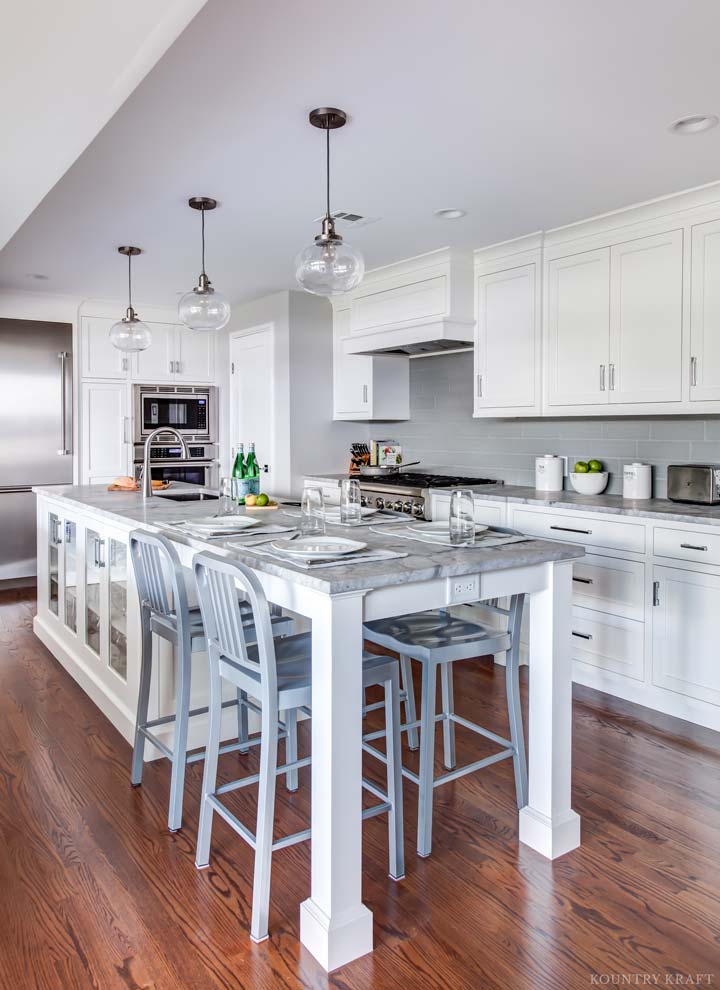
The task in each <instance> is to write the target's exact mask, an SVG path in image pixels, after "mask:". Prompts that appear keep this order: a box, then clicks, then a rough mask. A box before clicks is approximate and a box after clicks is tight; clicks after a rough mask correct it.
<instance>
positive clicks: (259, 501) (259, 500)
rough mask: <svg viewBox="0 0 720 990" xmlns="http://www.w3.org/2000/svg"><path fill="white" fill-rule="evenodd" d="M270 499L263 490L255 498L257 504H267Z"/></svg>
mask: <svg viewBox="0 0 720 990" xmlns="http://www.w3.org/2000/svg"><path fill="white" fill-rule="evenodd" d="M269 501H270V499H269V498H268V497H267V495H265V494H264V493H263V492H260V494H259V495H258V497H257V498H256V499H255V505H267V504H268V502H269Z"/></svg>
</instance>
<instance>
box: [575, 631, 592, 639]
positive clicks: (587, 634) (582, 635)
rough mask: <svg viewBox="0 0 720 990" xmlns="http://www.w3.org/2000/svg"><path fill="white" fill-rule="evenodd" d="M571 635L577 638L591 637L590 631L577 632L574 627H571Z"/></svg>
mask: <svg viewBox="0 0 720 990" xmlns="http://www.w3.org/2000/svg"><path fill="white" fill-rule="evenodd" d="M573 636H577V638H578V639H592V636H591V635H590V633H579V632H575V630H574V629H573Z"/></svg>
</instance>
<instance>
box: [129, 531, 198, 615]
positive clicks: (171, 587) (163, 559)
mask: <svg viewBox="0 0 720 990" xmlns="http://www.w3.org/2000/svg"><path fill="white" fill-rule="evenodd" d="M130 560H131V561H132V565H133V571H134V574H135V583H136V585H137V590H138V595H139V598H140V605H141V607H142V608H144V609H149V610H150V611H151V612H153V613H154V614H155V615H157V616H160V617H162V618H170V619H175V620H176V621H177V624H178V626H182V625H184V623H185V622H186V620H187V615H188V598H187V589H186V588H185V579H184V578H183V572H182V565H181V563H180V558H179V557H178V555H177V551H176V550H175V547H174V546H173V545H172V543H171V542H170V540H168V539H167V538H166V537H164V536H160V535H159V534H156V533H148V532H146V531H145V530H142V529H135V530H133V531H132V533H131V534H130Z"/></svg>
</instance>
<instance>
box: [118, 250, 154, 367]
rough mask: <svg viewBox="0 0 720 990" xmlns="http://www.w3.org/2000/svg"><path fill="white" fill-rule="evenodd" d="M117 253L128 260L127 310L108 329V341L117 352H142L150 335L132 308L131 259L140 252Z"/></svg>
mask: <svg viewBox="0 0 720 990" xmlns="http://www.w3.org/2000/svg"><path fill="white" fill-rule="evenodd" d="M118 252H119V253H120V254H124V255H125V257H126V258H127V260H128V308H127V310H126V311H125V316H123V318H122V319H121V320H118V322H117V323H113V325H112V326H111V327H110V340H111V342H112V345H113V347H117V349H118V350H119V351H125V352H126V353H132V352H133V351H144V350H146V349H147V348H148V347H149V346H150V344H151V343H152V334H151V333H150V328H149V327H148V326H147V324H145V323H143V322H142V320H141V319H140V317H139V316H138V315H137V313H136V312H135V310H134V309H133V306H132V259H133V258H134V257H136V256H137V255H138V254H142V251H141V250H140V248H139V247H119V248H118Z"/></svg>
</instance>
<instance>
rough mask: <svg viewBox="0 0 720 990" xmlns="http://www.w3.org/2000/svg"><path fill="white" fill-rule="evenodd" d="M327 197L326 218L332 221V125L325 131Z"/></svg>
mask: <svg viewBox="0 0 720 990" xmlns="http://www.w3.org/2000/svg"><path fill="white" fill-rule="evenodd" d="M325 196H326V202H327V209H326V216H327V218H328V220H329V219H330V125H329V123H328V126H327V127H326V129H325Z"/></svg>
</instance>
